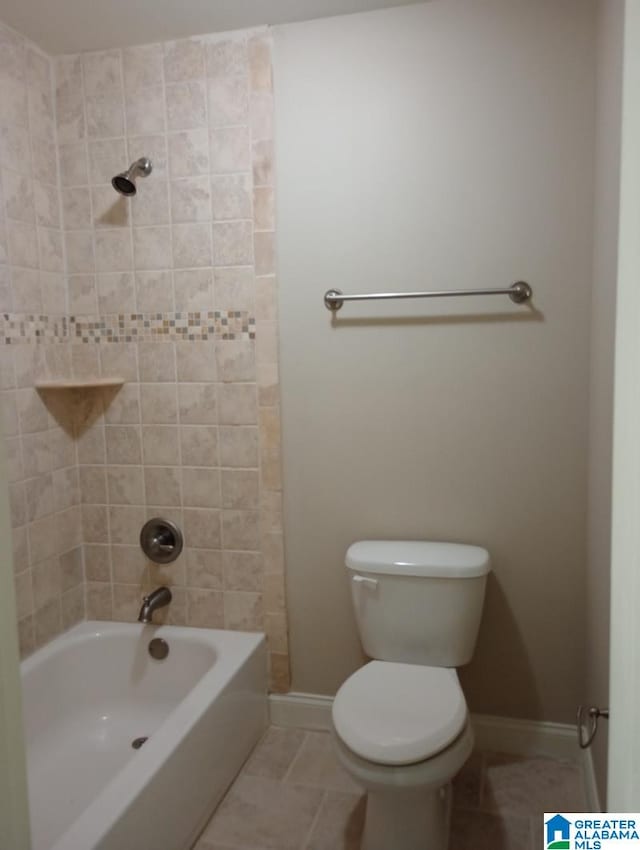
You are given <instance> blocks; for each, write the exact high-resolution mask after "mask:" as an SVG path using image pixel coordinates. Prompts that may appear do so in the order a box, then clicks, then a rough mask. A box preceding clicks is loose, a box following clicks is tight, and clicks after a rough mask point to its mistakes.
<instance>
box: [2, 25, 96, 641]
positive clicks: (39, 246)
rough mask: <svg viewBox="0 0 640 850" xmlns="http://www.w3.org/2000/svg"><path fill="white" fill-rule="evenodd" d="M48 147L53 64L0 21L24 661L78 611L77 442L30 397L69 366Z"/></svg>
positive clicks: (54, 172)
mask: <svg viewBox="0 0 640 850" xmlns="http://www.w3.org/2000/svg"><path fill="white" fill-rule="evenodd" d="M54 140H55V120H54V98H53V69H52V63H51V60H50V59H49V58H48V57H47V56H45V55H44V54H43V53H42V52H41V51H40V50H38V48H36V47H35V45H33V44H31V43H29V42H28V41H26V40H25V39H23V38H21V37H20V36H19V35H18V34H16V33H14V32H13V31H11V30H9V29H7V28H4V27H3V26H2V25H0V168H1V171H0V302H1V311H0V312H1V316H0V321H1V323H2V328H1V332H2V337H1V338H0V344H2V351H1V353H0V376H1V386H2V413H3V430H4V435H5V443H6V452H7V459H8V474H9V493H10V504H11V520H12V526H13V532H12V535H13V548H14V559H13V561H14V570H15V586H16V601H17V609H18V619H19V631H20V643H21V647H22V651H23V652H25V653H26V652H30V651H31V650H32V649H33V648H34V647H35V646H39V645H41V644H43V643H45V642H46V641H47V640H48V639H49V638H51V637H52V636H54V635H56V634H57V633H58V632H60V631H61V630H62V629H63V628H65V627H68V626H70V625H72V624H73V623H75V622H76V621H78V620H80V619H82V617H83V615H84V588H83V572H82V550H81V542H82V528H81V518H80V507H79V491H78V470H77V466H76V451H75V446H74V441H73V438H72V434H71V433H70V431H69V429H67V430H65V427H63V425H61V424H60V422H57V421H56V420H55V418H54V417H53V416H52V415H51V413H50V412H49V410H48V409H47V407H46V406H45V404H44V401H43V399H42V398H41V396H40V395H39V394H38V393H37V392H36V390H35V389H34V381H35V380H36V379H37V378H41V377H43V376H45V375H46V374H47V372H52V373H57V372H59V371H60V370H63V369H64V368H65V365H66V364H68V363H69V359H68V356H69V347H68V345H65V344H64V330H65V327H66V315H65V314H66V286H65V277H64V260H63V245H62V230H61V218H60V195H59V190H58V168H57V160H56V148H55V142H54ZM38 334H43V335H42V336H38ZM7 340H11V341H12V344H10V345H5V344H4V343H5V342H6V341H7ZM36 340H38V341H36ZM15 342H17V343H18V344H13V343H15Z"/></svg>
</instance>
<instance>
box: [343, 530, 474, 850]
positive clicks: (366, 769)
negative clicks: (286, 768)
mask: <svg viewBox="0 0 640 850" xmlns="http://www.w3.org/2000/svg"><path fill="white" fill-rule="evenodd" d="M346 565H347V567H348V569H349V574H350V577H351V589H352V600H353V603H354V609H355V614H356V620H357V624H358V629H359V632H360V637H361V640H362V643H363V647H364V649H365V651H366V652H367V654H368V655H369V656H370V657H371V658H372V659H373V660H371V661H369V663H367V664H365V665H364V666H363V667H361V668H360V669H359V670H357V671H356V672H355V673H354V674H353V675H352V676H350V677H349V678H348V679H347V680H346V682H344V684H343V685H342V686H341V688H340V689H339V690H338V693H337V694H336V697H335V700H334V703H333V709H332V719H333V731H334V738H335V744H336V749H337V753H338V758H339V759H340V762H341V763H342V765H343V767H344V768H345V770H346V771H347V772H348V773H349V774H350V775H351V776H352V777H353V779H354V780H355V781H356V782H357V783H358V784H359V785H360V786H362V787H363V788H364V789H365V790H366V792H367V808H366V820H365V828H364V834H363V839H362V850H447V848H448V843H449V832H450V818H451V780H452V779H453V777H454V776H455V775H456V774H457V773H458V771H459V770H460V769H461V768H462V766H463V765H464V763H465V761H466V760H467V759H468V758H469V756H470V754H471V751H472V749H473V733H472V731H471V727H470V724H469V713H468V710H467V704H466V701H465V698H464V694H463V692H462V688H461V687H460V682H459V680H458V675H457V672H456V670H455V667H456V666H458V665H461V664H465V663H467V662H468V661H469V660H470V658H471V655H472V653H473V648H474V646H475V642H476V638H477V632H478V627H479V624H480V615H481V611H482V605H483V601H484V590H485V583H486V576H487V573H488V572H489V556H488V553H487V552H486V550H484V549H481V548H479V547H476V546H466V545H460V544H451V543H429V542H426V541H363V542H360V543H355V544H353V545H352V546H351V547H350V548H349V550H348V552H347V557H346Z"/></svg>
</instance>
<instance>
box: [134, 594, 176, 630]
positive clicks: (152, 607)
mask: <svg viewBox="0 0 640 850" xmlns="http://www.w3.org/2000/svg"><path fill="white" fill-rule="evenodd" d="M170 602H171V591H170V590H169V588H168V587H157V588H156V589H155V590H154V591H153V592H152V593H150V594H149V595H148V596H145V597H144V599H143V600H142V608H140V613H139V614H138V622H139V623H145V624H148V623H152V622H153V619H152V618H153V612H154V611H157V609H158V608H164V606H165V605H168V604H169V603H170Z"/></svg>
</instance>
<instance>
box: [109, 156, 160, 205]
mask: <svg viewBox="0 0 640 850" xmlns="http://www.w3.org/2000/svg"><path fill="white" fill-rule="evenodd" d="M152 171H153V165H152V164H151V160H150V159H147V157H146V156H143V157H141V158H140V159H137V160H136V161H135V162H134V163H133V164H132V165H130V166H129V168H128V169H127V170H126V171H123V172H122V174H116V176H115V177H114V178H113V180H112V181H111V185H112V186H113V188H114V189H115V190H116V192H119V193H120V194H121V195H126V196H127V197H133V195H135V194H136V192H137V191H138V190H137V189H136V180H137V179H138V177H148V176H149V175H150V174H151V172H152Z"/></svg>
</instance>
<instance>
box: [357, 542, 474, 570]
mask: <svg viewBox="0 0 640 850" xmlns="http://www.w3.org/2000/svg"><path fill="white" fill-rule="evenodd" d="M345 564H346V565H347V567H348V568H349V569H350V570H359V571H362V572H368V573H382V574H386V575H397V576H423V577H426V578H476V577H478V576H484V575H487V573H488V572H489V571H490V569H491V565H490V560H489V553H488V552H487V550H486V549H483V548H482V547H480V546H468V545H466V544H463V543H436V542H433V541H427V540H360V541H358V542H357V543H352V544H351V546H349V548H348V549H347V555H346V559H345Z"/></svg>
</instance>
